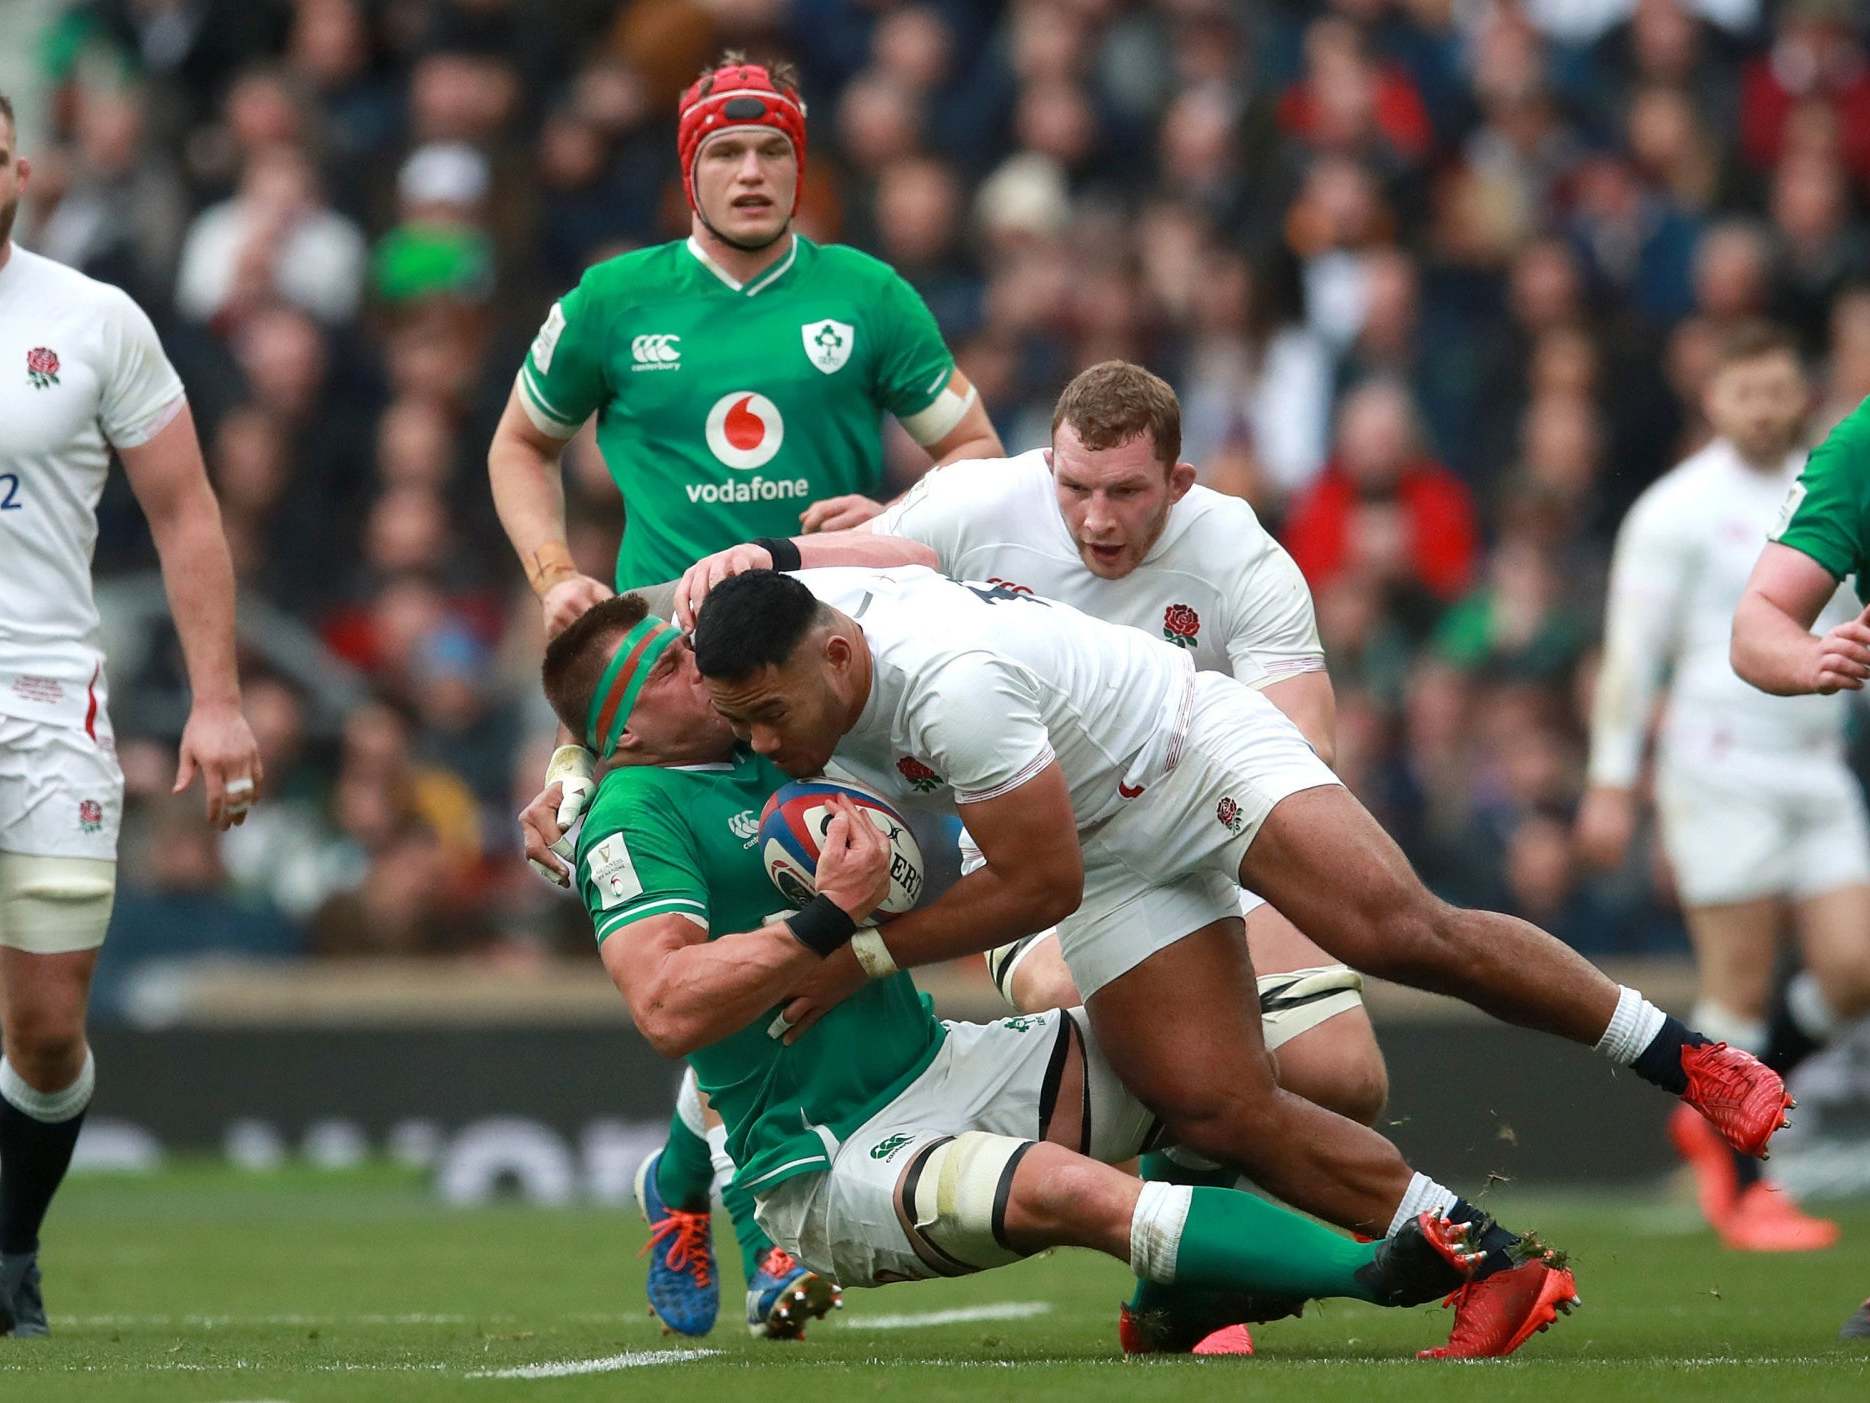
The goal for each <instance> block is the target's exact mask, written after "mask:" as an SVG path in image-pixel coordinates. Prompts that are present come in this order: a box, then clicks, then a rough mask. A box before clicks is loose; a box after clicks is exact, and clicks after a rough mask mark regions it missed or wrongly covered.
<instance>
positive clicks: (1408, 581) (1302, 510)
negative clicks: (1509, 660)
mask: <svg viewBox="0 0 1870 1403" xmlns="http://www.w3.org/2000/svg"><path fill="white" fill-rule="evenodd" d="M1285 544H1286V548H1287V549H1288V550H1290V551H1291V552H1292V558H1293V559H1294V560H1296V561H1297V562H1298V565H1299V569H1301V570H1302V571H1304V572H1305V578H1306V579H1307V580H1308V581H1310V583H1311V585H1312V588H1313V589H1314V590H1323V589H1328V588H1330V586H1331V585H1332V584H1333V583H1334V582H1336V581H1337V580H1338V579H1339V578H1341V577H1342V576H1343V575H1345V574H1347V573H1349V574H1354V575H1357V576H1358V577H1360V578H1361V579H1362V580H1363V581H1364V583H1365V584H1366V586H1370V587H1375V588H1379V589H1386V590H1389V591H1391V592H1392V593H1394V594H1396V595H1399V596H1407V597H1411V598H1414V599H1416V600H1441V601H1448V600H1452V599H1453V598H1455V597H1456V596H1458V595H1459V594H1460V593H1461V591H1462V590H1463V589H1464V588H1466V586H1467V584H1468V581H1469V580H1470V579H1471V578H1472V576H1473V572H1474V563H1475V553H1476V550H1477V548H1478V541H1477V539H1476V528H1475V521H1474V505H1473V502H1472V500H1471V499H1470V497H1469V495H1468V492H1467V489H1466V488H1465V487H1463V486H1462V485H1461V482H1460V479H1458V478H1456V477H1455V476H1454V474H1452V473H1451V472H1449V471H1448V469H1447V468H1445V467H1443V466H1442V465H1441V464H1440V463H1438V462H1436V461H1435V460H1434V459H1432V458H1430V457H1428V456H1426V455H1425V454H1424V453H1423V451H1422V444H1421V436H1420V433H1419V431H1418V429H1417V426H1416V418H1415V411H1414V409H1413V407H1412V406H1411V405H1410V403H1409V397H1408V393H1407V392H1406V391H1405V390H1404V389H1403V387H1402V386H1400V385H1398V384H1396V383H1394V382H1393V381H1384V380H1373V381H1371V382H1370V383H1368V384H1365V385H1361V386H1359V387H1358V388H1357V389H1354V390H1352V391H1351V392H1350V393H1349V394H1347V395H1346V396H1345V397H1344V403H1343V407H1342V408H1341V409H1340V410H1339V411H1338V429H1337V449H1336V452H1335V454H1334V455H1333V457H1332V459H1331V461H1330V462H1329V463H1327V464H1326V465H1325V470H1324V473H1323V475H1322V476H1321V477H1320V478H1319V479H1318V481H1317V482H1316V483H1314V484H1313V485H1312V486H1311V488H1310V489H1308V490H1307V491H1306V492H1305V493H1304V494H1303V495H1302V496H1300V498H1299V499H1298V501H1297V502H1296V503H1294V505H1293V508H1292V515H1291V518H1290V520H1289V521H1288V523H1287V526H1286V534H1285ZM1418 607H1419V606H1418Z"/></svg>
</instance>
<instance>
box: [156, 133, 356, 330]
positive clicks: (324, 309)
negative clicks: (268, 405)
mask: <svg viewBox="0 0 1870 1403" xmlns="http://www.w3.org/2000/svg"><path fill="white" fill-rule="evenodd" d="M363 272H364V238H363V235H362V233H361V232H360V231H359V230H358V229H357V226H356V225H354V224H352V223H351V222H350V220H348V219H346V218H344V216H343V215H341V214H338V213H337V212H336V211H334V210H332V209H330V208H329V207H328V206H326V205H325V204H324V203H323V200H322V197H321V196H320V194H319V190H318V178H317V174H316V172H315V171H314V169H313V167H312V163H311V161H310V160H309V159H308V158H307V156H306V155H305V153H304V152H303V151H302V150H300V149H299V148H297V147H295V146H290V145H285V144H277V145H272V146H266V147H262V148H260V149H259V150H257V151H255V152H254V153H253V154H252V155H251V156H250V157H249V158H248V160H247V164H246V169H245V170H244V171H243V172H242V173H241V177H240V188H239V190H238V192H237V193H236V194H235V195H234V197H233V198H232V199H231V200H226V201H224V202H222V203H221V204H218V205H213V206H210V207H209V208H208V209H205V210H203V211H202V212H201V213H200V214H199V215H197V216H196V218H195V222H194V223H193V224H192V225H190V226H189V230H188V237H187V239H186V241H185V242H184V243H183V245H182V258H181V265H180V267H178V268H177V270H176V288H175V305H176V308H177V310H178V311H180V312H181V313H182V314H183V315H184V316H186V317H190V318H192V319H193V320H195V321H201V322H208V323H210V324H212V325H213V326H214V327H215V328H216V329H217V330H219V331H221V332H224V333H225V332H227V331H230V330H232V329H233V328H234V327H237V326H238V325H239V324H240V322H241V321H242V320H243V319H244V317H245V316H246V315H247V314H248V313H249V312H250V311H251V310H252V309H253V308H254V307H256V306H259V305H262V304H264V303H267V302H271V301H275V300H278V301H283V302H286V303H288V304H290V305H292V306H294V307H298V308H300V309H301V310H303V311H305V312H309V313H310V314H311V315H313V316H315V317H317V318H318V319H319V320H321V321H324V322H327V323H339V322H345V321H348V320H350V318H351V317H353V316H354V315H356V312H357V305H358V301H359V299H360V297H361V296H362V293H363Z"/></svg>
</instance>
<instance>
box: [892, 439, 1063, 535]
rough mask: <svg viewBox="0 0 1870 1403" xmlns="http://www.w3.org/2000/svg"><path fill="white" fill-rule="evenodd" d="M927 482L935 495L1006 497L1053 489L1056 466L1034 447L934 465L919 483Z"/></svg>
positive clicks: (972, 497)
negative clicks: (1009, 454)
mask: <svg viewBox="0 0 1870 1403" xmlns="http://www.w3.org/2000/svg"><path fill="white" fill-rule="evenodd" d="M924 484H926V485H927V486H926V489H925V490H926V491H927V492H928V493H929V494H931V495H941V496H954V497H957V498H959V497H966V498H968V499H969V500H987V499H1006V498H1011V497H1018V496H1024V495H1027V494H1031V493H1035V492H1041V493H1042V492H1049V491H1050V490H1051V486H1052V469H1051V468H1050V467H1049V466H1048V465H1047V464H1046V461H1045V450H1044V449H1042V448H1034V449H1032V450H1030V451H1029V452H1025V453H1019V454H1015V455H1014V456H1013V457H1011V458H958V459H956V460H955V461H954V462H952V463H944V464H942V466H940V467H938V468H930V469H929V470H928V472H927V473H925V474H923V476H922V480H921V482H919V483H917V484H916V485H917V487H922V486H923V485H924ZM1000 524H1002V525H1004V524H1006V523H1000Z"/></svg>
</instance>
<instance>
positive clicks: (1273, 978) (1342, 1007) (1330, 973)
mask: <svg viewBox="0 0 1870 1403" xmlns="http://www.w3.org/2000/svg"><path fill="white" fill-rule="evenodd" d="M1259 989H1260V1026H1261V1028H1262V1029H1263V1030H1264V1034H1265V1038H1266V1049H1267V1051H1269V1052H1272V1051H1276V1050H1278V1049H1279V1048H1281V1047H1283V1046H1284V1045H1285V1044H1287V1043H1289V1042H1291V1041H1292V1040H1293V1039H1294V1038H1296V1037H1297V1036H1298V1035H1299V1034H1300V1033H1305V1032H1309V1031H1310V1030H1311V1029H1313V1028H1316V1027H1317V1026H1318V1025H1319V1024H1320V1023H1323V1022H1325V1021H1326V1020H1327V1019H1331V1018H1336V1017H1337V1016H1338V1015H1339V1014H1340V1013H1348V1012H1350V1010H1352V1009H1354V1008H1356V1007H1357V1006H1358V1005H1359V1004H1361V1003H1362V1002H1363V1001H1364V994H1363V989H1364V977H1363V976H1362V975H1361V974H1359V973H1358V972H1357V971H1356V970H1354V969H1352V968H1350V966H1348V965H1319V966H1317V967H1315V968H1312V969H1293V970H1286V971H1285V972H1283V973H1280V974H1267V975H1262V976H1261V977H1260V980H1259Z"/></svg>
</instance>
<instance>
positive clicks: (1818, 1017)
mask: <svg viewBox="0 0 1870 1403" xmlns="http://www.w3.org/2000/svg"><path fill="white" fill-rule="evenodd" d="M1786 1012H1787V1013H1789V1014H1791V1015H1792V1021H1793V1022H1794V1023H1796V1024H1797V1025H1798V1028H1799V1031H1800V1032H1801V1033H1803V1034H1805V1036H1806V1037H1808V1038H1810V1039H1811V1040H1812V1041H1813V1042H1817V1043H1828V1042H1830V1041H1831V1039H1833V1038H1834V1037H1836V1036H1837V1032H1838V1022H1839V1019H1838V1015H1837V1010H1836V1009H1834V1008H1832V1007H1831V1001H1830V1000H1829V999H1827V998H1825V991H1824V990H1823V989H1821V988H1819V987H1818V981H1817V980H1816V979H1814V978H1813V977H1812V973H1811V971H1810V970H1804V969H1802V970H1800V971H1799V972H1798V973H1797V974H1795V975H1793V976H1792V983H1791V984H1790V985H1788V986H1787V988H1786ZM1748 1050H1749V1051H1752V1049H1748Z"/></svg>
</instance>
